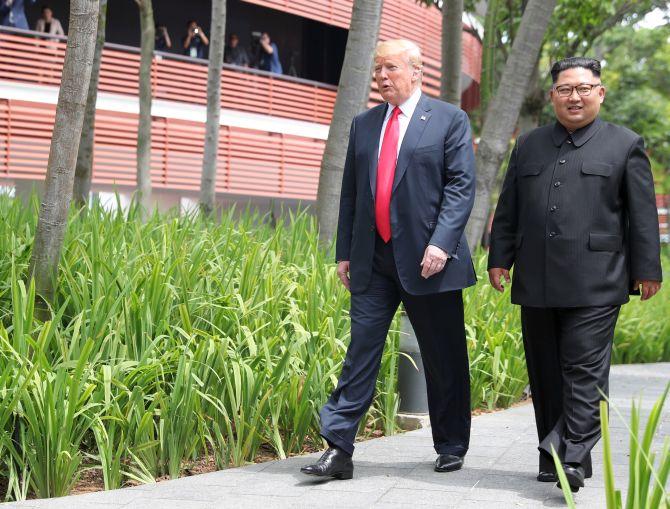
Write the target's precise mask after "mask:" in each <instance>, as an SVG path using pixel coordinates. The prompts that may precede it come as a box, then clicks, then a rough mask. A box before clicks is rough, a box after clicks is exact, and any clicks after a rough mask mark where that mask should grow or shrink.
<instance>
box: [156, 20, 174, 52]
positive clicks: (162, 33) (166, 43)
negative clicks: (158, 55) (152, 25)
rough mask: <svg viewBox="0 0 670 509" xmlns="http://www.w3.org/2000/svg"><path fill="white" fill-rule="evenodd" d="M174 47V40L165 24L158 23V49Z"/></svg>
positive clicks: (164, 49)
mask: <svg viewBox="0 0 670 509" xmlns="http://www.w3.org/2000/svg"><path fill="white" fill-rule="evenodd" d="M171 47H172V40H171V39H170V34H169V33H168V30H167V27H166V26H165V25H159V24H158V23H156V42H155V49H156V51H167V50H169V49H170V48H171Z"/></svg>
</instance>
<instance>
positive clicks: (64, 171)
mask: <svg viewBox="0 0 670 509" xmlns="http://www.w3.org/2000/svg"><path fill="white" fill-rule="evenodd" d="M98 8H99V3H98V0H71V1H70V24H69V26H70V30H69V32H70V33H69V37H68V40H67V49H66V51H65V61H64V63H63V74H62V77H61V86H60V91H59V93H58V105H57V106H56V118H55V121H54V128H53V134H52V137H51V147H50V149H49V162H48V164H47V174H46V178H45V182H44V184H45V185H44V187H45V188H44V197H43V198H42V203H41V205H40V212H39V219H38V221H37V230H36V232H35V242H34V244H33V251H32V255H31V258H30V268H29V271H28V273H29V276H30V277H33V278H34V279H35V290H36V294H37V295H38V297H37V298H36V301H37V308H38V311H39V316H40V317H41V318H46V317H47V316H48V315H47V307H46V306H45V305H44V304H45V302H47V303H52V302H53V297H54V293H55V286H56V279H57V275H58V261H59V259H60V251H61V247H62V245H63V237H64V235H65V229H66V227H67V216H68V211H69V208H70V200H71V199H72V186H73V181H74V169H75V164H76V162H77V150H78V149H79V140H80V138H81V129H82V125H83V123H84V109H85V107H86V96H87V93H88V86H89V81H90V79H91V69H92V67H93V54H94V52H95V36H96V30H97V21H98V12H99V11H98Z"/></svg>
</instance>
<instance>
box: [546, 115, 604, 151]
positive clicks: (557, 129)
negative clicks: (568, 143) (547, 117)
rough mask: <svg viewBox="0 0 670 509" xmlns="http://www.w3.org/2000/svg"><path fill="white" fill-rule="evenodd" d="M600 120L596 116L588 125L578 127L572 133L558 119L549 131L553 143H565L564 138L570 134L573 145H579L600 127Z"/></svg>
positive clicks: (558, 144)
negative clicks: (550, 131)
mask: <svg viewBox="0 0 670 509" xmlns="http://www.w3.org/2000/svg"><path fill="white" fill-rule="evenodd" d="M602 124H603V122H602V120H600V119H599V118H598V117H596V119H595V120H594V121H593V122H591V123H590V124H588V125H585V126H584V127H580V128H579V129H577V130H576V131H574V132H573V133H572V134H570V133H569V132H568V130H567V129H566V128H565V127H563V124H561V123H560V122H559V121H558V120H557V121H556V122H555V123H554V129H553V131H552V133H551V136H552V138H553V140H554V145H556V146H557V147H560V146H561V145H563V143H565V140H566V139H567V138H568V136H570V137H571V138H572V143H573V144H574V145H575V147H581V146H582V145H584V143H586V142H587V141H589V140H590V139H591V138H592V137H593V135H594V134H596V133H597V132H598V131H599V130H600V128H601V127H602Z"/></svg>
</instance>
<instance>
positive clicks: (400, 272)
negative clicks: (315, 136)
mask: <svg viewBox="0 0 670 509" xmlns="http://www.w3.org/2000/svg"><path fill="white" fill-rule="evenodd" d="M421 69H422V64H421V53H420V51H419V48H418V47H417V46H416V45H415V44H414V43H411V42H410V41H404V40H394V41H386V42H383V43H380V44H379V45H378V46H377V50H376V52H375V70H374V75H375V79H376V81H377V85H378V87H379V92H380V93H381V95H382V97H383V98H384V100H385V101H386V102H385V103H384V104H381V105H379V106H376V107H374V108H372V109H370V110H368V111H366V112H364V113H362V114H360V115H358V116H357V117H355V118H354V120H353V122H352V124H351V132H350V136H349V146H348V150H347V157H346V162H345V166H344V176H343V179H342V193H341V200H340V215H339V224H338V233H337V253H336V257H337V261H338V275H339V277H340V279H341V280H342V283H343V284H344V285H345V286H346V287H347V288H349V289H350V291H351V311H350V316H351V343H350V344H349V348H348V350H347V354H346V358H345V360H344V365H343V366H342V373H341V375H340V379H339V382H338V385H337V388H336V389H335V391H334V392H333V393H332V395H331V397H330V399H329V400H328V402H327V403H326V404H325V405H324V407H323V409H322V410H321V435H322V436H323V437H324V438H325V440H326V441H327V442H328V444H329V446H330V447H329V448H328V450H327V451H326V452H325V453H324V455H323V456H322V457H321V459H320V460H319V461H318V462H317V463H316V464H314V465H310V466H307V467H304V468H303V469H302V472H304V473H307V474H312V475H318V476H330V477H336V478H342V479H348V478H351V476H352V474H353V463H352V461H351V455H352V453H353V451H354V440H355V438H356V431H357V429H358V426H359V423H360V420H361V418H362V417H363V416H364V415H365V413H366V412H367V410H368V408H369V406H370V403H371V401H372V397H373V393H374V388H375V380H376V377H377V373H378V371H379V365H380V360H381V355H382V350H383V348H384V342H385V340H386V335H387V332H388V329H389V326H390V324H391V320H392V319H393V316H394V314H395V312H396V310H397V309H398V306H399V304H400V303H401V302H402V303H403V304H404V307H405V310H406V312H407V315H408V317H409V319H410V321H411V323H412V326H413V328H414V331H415V332H416V335H417V339H418V342H419V346H420V349H421V354H422V357H423V362H424V366H425V370H426V382H427V390H428V405H429V412H430V421H431V425H432V433H433V441H434V445H435V450H436V451H437V453H438V458H437V461H436V464H435V469H436V470H438V471H450V470H457V469H459V468H461V466H462V464H463V456H464V455H465V453H466V451H467V450H468V443H469V436H470V386H469V383H470V382H469V380H470V379H469V371H468V356H467V350H466V341H465V330H464V322H463V301H462V296H461V290H462V289H463V288H465V287H467V286H471V285H473V284H475V282H476V277H475V273H474V269H473V266H472V261H471V258H470V252H469V250H468V246H467V243H466V241H465V237H464V235H463V231H464V228H465V224H466V222H467V220H468V216H469V215H470V210H471V209H472V204H473V201H474V192H475V171H474V156H473V150H472V137H471V133H470V124H469V121H468V117H467V115H466V114H465V112H463V111H462V110H460V109H458V108H456V107H454V106H453V105H450V104H447V103H445V102H442V101H438V100H436V99H431V98H429V97H427V96H425V95H423V94H422V93H421Z"/></svg>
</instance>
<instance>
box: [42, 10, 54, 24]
mask: <svg viewBox="0 0 670 509" xmlns="http://www.w3.org/2000/svg"><path fill="white" fill-rule="evenodd" d="M53 15H54V13H53V12H52V11H51V9H44V10H43V11H42V16H43V17H44V20H45V21H46V22H47V23H49V22H50V21H51V18H53Z"/></svg>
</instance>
